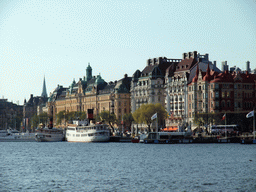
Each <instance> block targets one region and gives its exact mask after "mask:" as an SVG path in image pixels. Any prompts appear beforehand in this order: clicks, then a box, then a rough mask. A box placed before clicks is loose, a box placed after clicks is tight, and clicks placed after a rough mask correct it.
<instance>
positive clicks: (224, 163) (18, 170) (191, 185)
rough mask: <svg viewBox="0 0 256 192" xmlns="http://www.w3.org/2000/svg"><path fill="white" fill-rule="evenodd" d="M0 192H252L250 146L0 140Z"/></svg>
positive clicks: (254, 164)
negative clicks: (18, 141) (19, 141)
mask: <svg viewBox="0 0 256 192" xmlns="http://www.w3.org/2000/svg"><path fill="white" fill-rule="evenodd" d="M0 147H1V152H0V162H1V163H0V191H256V145H241V144H176V145H168V144H167V145H161V144H158V145H154V144H152V145H150V144H148V145H146V144H140V143H68V142H57V143H54V142H53V143H50V142H49V143H37V142H24V143H23V142H22V143H16V142H7V143H6V142H4V143H0Z"/></svg>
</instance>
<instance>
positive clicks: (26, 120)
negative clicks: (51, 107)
mask: <svg viewBox="0 0 256 192" xmlns="http://www.w3.org/2000/svg"><path fill="white" fill-rule="evenodd" d="M47 100H48V97H47V92H46V83H45V77H44V81H43V90H42V94H41V96H34V95H33V94H31V95H30V98H29V100H28V101H27V100H26V99H25V100H24V105H23V129H25V130H28V131H34V129H35V127H32V122H31V118H32V117H33V116H34V115H39V114H41V113H42V112H43V111H46V109H45V107H46V103H47ZM43 109H44V110H43Z"/></svg>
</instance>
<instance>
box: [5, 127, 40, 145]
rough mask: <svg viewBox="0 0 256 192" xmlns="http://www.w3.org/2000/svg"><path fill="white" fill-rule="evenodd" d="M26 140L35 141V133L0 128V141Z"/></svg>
mask: <svg viewBox="0 0 256 192" xmlns="http://www.w3.org/2000/svg"><path fill="white" fill-rule="evenodd" d="M6 141H7V142H8V141H9V142H22V141H24V142H26V141H35V133H29V132H26V133H20V132H19V131H17V130H13V129H8V130H0V142H6Z"/></svg>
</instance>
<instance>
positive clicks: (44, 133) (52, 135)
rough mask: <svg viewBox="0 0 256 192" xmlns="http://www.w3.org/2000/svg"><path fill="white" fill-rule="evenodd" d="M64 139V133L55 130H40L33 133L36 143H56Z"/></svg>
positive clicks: (60, 130)
mask: <svg viewBox="0 0 256 192" xmlns="http://www.w3.org/2000/svg"><path fill="white" fill-rule="evenodd" d="M64 138H65V135H64V131H63V130H62V129H57V128H46V127H45V128H41V129H37V130H36V133H35V140H36V141H38V142H58V141H63V140H64Z"/></svg>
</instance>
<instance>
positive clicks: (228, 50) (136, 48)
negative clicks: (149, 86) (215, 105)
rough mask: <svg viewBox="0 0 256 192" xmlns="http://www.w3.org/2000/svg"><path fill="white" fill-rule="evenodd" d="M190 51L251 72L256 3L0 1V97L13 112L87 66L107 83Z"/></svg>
mask: <svg viewBox="0 0 256 192" xmlns="http://www.w3.org/2000/svg"><path fill="white" fill-rule="evenodd" d="M192 51H197V52H198V53H200V54H206V53H208V54H209V59H210V61H217V67H219V68H220V69H221V62H222V61H227V63H228V65H229V66H230V67H232V66H237V67H240V68H241V69H243V70H245V69H246V61H250V63H251V69H254V68H256V0H224V1H223V0H209V1H203V0H191V1H190V0H178V1H171V0H154V1H152V0H150V1H149V0H145V1H143V0H141V1H140V0H108V1H107V0H0V73H1V75H0V82H1V84H0V96H1V98H5V99H7V100H8V101H9V102H13V103H17V104H20V105H22V104H23V102H24V99H26V100H27V101H28V99H29V98H30V95H31V94H33V95H34V96H40V95H41V93H42V88H43V80H44V77H45V81H46V88H47V93H48V96H49V95H50V92H52V91H53V90H54V89H55V88H56V87H57V85H63V86H64V87H69V86H70V84H71V83H72V81H73V80H74V79H75V81H76V82H77V81H78V80H79V78H83V77H84V76H85V75H86V68H87V66H88V63H90V66H91V67H92V74H93V75H94V76H97V75H99V74H100V75H101V77H102V78H103V79H104V80H105V81H106V82H109V81H115V80H119V79H121V78H123V77H124V75H125V74H127V75H128V76H132V75H133V73H134V72H135V71H136V70H137V69H139V70H143V68H144V67H145V66H146V61H147V59H149V58H155V57H163V56H165V57H167V58H173V59H181V58H182V54H183V53H185V52H192Z"/></svg>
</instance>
